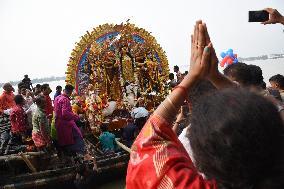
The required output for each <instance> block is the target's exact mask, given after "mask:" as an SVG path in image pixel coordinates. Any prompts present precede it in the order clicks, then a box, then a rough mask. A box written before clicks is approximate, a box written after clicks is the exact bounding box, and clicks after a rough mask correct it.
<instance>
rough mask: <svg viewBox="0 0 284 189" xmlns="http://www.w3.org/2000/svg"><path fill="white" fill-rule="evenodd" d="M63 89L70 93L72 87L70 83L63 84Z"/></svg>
mask: <svg viewBox="0 0 284 189" xmlns="http://www.w3.org/2000/svg"><path fill="white" fill-rule="evenodd" d="M64 90H65V91H66V92H68V93H72V91H73V90H74V87H73V86H72V85H69V84H68V85H65V88H64Z"/></svg>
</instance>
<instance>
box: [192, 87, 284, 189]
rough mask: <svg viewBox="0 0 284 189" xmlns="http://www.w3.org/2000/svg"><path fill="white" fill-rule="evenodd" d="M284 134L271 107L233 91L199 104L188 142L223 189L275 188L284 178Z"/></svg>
mask: <svg viewBox="0 0 284 189" xmlns="http://www.w3.org/2000/svg"><path fill="white" fill-rule="evenodd" d="M283 129H284V127H283V124H282V120H281V118H280V115H279V113H278V111H277V108H276V107H275V106H274V105H273V104H272V103H271V102H270V101H268V100H267V99H265V98H264V97H262V96H259V95H256V94H255V93H252V92H249V91H248V90H240V89H227V90H224V91H218V92H215V93H211V94H209V95H206V96H203V97H201V98H200V99H199V103H197V106H196V107H194V108H193V111H192V121H191V128H190V132H189V133H188V138H189V140H190V144H191V147H192V152H193V156H194V159H195V163H196V167H197V168H198V169H199V171H201V172H202V173H204V174H205V175H206V177H207V178H208V179H215V180H216V181H217V183H218V185H219V186H220V188H258V187H255V186H262V187H263V188H271V187H269V184H271V183H272V184H276V183H277V185H278V184H279V183H278V182H273V181H275V179H276V180H277V179H278V177H279V178H283V168H282V166H281V165H283V164H282V161H283V160H284V157H283V147H284V146H283V134H284V132H283ZM275 176H276V177H277V178H274V177H275ZM282 180H283V179H282ZM281 182H283V181H281ZM266 184H267V185H266ZM265 185H266V186H267V187H264V186H265ZM252 186H253V187H252ZM280 188H281V187H280Z"/></svg>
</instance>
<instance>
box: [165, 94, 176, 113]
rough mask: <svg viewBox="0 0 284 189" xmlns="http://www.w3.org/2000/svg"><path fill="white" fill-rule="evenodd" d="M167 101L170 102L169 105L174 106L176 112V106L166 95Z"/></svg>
mask: <svg viewBox="0 0 284 189" xmlns="http://www.w3.org/2000/svg"><path fill="white" fill-rule="evenodd" d="M167 101H169V103H170V104H171V106H172V107H173V108H174V110H175V111H176V112H177V111H178V110H177V108H176V107H175V105H174V103H173V102H172V100H171V99H170V98H169V97H168V96H167Z"/></svg>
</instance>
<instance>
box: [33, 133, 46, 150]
mask: <svg viewBox="0 0 284 189" xmlns="http://www.w3.org/2000/svg"><path fill="white" fill-rule="evenodd" d="M32 139H33V141H34V144H35V146H36V147H38V148H40V147H45V146H47V145H48V144H49V141H48V140H45V138H44V137H43V135H42V134H41V132H37V133H35V132H33V133H32Z"/></svg>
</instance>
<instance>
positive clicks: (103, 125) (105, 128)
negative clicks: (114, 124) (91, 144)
mask: <svg viewBox="0 0 284 189" xmlns="http://www.w3.org/2000/svg"><path fill="white" fill-rule="evenodd" d="M107 130H108V123H102V124H101V131H102V132H106V131H107Z"/></svg>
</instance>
